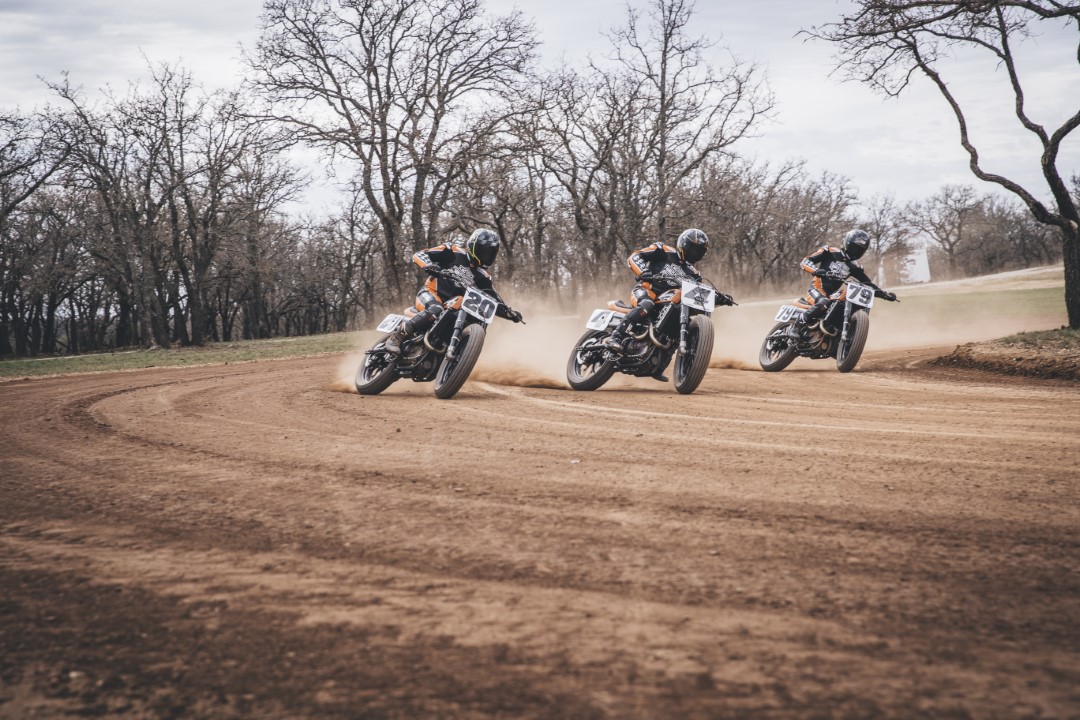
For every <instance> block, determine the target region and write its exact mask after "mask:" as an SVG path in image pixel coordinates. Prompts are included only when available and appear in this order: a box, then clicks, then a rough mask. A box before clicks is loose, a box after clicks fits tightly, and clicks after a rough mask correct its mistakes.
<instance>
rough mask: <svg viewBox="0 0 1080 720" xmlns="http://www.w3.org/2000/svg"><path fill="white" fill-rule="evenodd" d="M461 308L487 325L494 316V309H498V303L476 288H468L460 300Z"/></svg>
mask: <svg viewBox="0 0 1080 720" xmlns="http://www.w3.org/2000/svg"><path fill="white" fill-rule="evenodd" d="M461 309H462V310H464V311H465V312H467V313H469V314H470V315H472V316H473V317H475V318H477V319H478V320H480V321H481V322H483V323H484V324H485V325H489V324H490V323H491V321H492V320H493V319H494V318H495V311H496V310H498V309H499V303H497V302H495V301H494V300H493V299H491V298H490V297H488V296H487V295H486V294H484V293H482V292H480V291H479V290H477V289H476V288H469V289H468V290H466V291H465V298H464V299H463V300H462V301H461Z"/></svg>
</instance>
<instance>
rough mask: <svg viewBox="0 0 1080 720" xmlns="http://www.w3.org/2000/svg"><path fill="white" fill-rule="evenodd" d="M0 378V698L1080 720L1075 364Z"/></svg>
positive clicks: (458, 711)
mask: <svg viewBox="0 0 1080 720" xmlns="http://www.w3.org/2000/svg"><path fill="white" fill-rule="evenodd" d="M935 354H940V353H939V352H933V351H925V350H924V351H905V352H895V351H894V352H890V353H887V354H876V355H875V354H871V355H868V356H867V357H866V358H865V359H864V361H863V364H862V365H860V368H859V370H858V371H857V372H855V373H853V374H851V375H848V376H842V375H839V374H837V373H836V372H835V370H834V369H832V368H831V367H830V366H829V365H828V364H826V363H802V364H800V363H797V364H796V365H795V366H793V367H792V368H791V369H790V370H788V371H785V372H784V373H781V374H779V375H766V374H764V373H761V372H747V371H743V370H738V369H716V370H710V372H709V373H708V375H707V376H706V380H705V383H704V384H703V386H702V388H701V389H700V390H699V391H698V392H697V393H696V394H694V395H692V396H689V397H683V396H679V395H676V394H675V393H674V392H673V391H672V389H671V387H670V385H667V386H662V385H659V384H656V383H651V384H641V385H639V386H634V387H626V386H624V387H619V388H612V389H606V390H601V391H598V392H595V393H591V394H590V393H572V392H570V391H566V390H555V389H543V388H525V387H514V386H509V385H497V384H490V383H482V382H475V381H470V383H468V384H466V386H465V388H464V389H463V390H462V392H461V393H460V394H459V396H458V397H457V398H455V399H454V400H452V401H449V402H439V401H436V400H435V399H434V398H432V397H431V395H430V392H431V388H430V386H427V385H424V386H414V385H412V384H409V385H405V384H399V385H397V386H395V387H394V388H392V389H391V390H390V391H388V393H387V394H385V395H383V396H380V397H376V398H361V397H359V396H357V395H355V394H346V393H342V392H334V391H332V390H331V389H330V388H329V387H328V386H327V382H328V378H331V377H332V376H333V375H334V370H335V367H336V365H337V364H338V363H339V360H340V359H339V358H336V357H325V358H315V359H301V360H291V361H276V362H264V363H254V364H245V365H233V366H221V367H204V368H194V369H183V370H159V371H147V372H135V373H116V374H106V375H91V376H82V377H69V378H54V379H45V380H37V381H26V382H15V383H6V384H0V407H2V408H3V413H4V419H3V426H2V428H0V463H2V464H0V467H2V472H0V499H2V503H0V648H2V651H0V717H5V718H7V717H11V718H16V717H18V718H22V717H59V716H63V715H66V714H67V713H71V712H75V713H86V714H109V715H110V716H118V717H148V716H152V717H159V716H166V717H167V716H184V717H290V718H292V717H336V716H340V717H365V718H379V717H403V718H404V717H455V718H457V717H467V718H486V717H505V718H591V717H596V718H605V717H611V718H669V717H670V718H674V717H679V718H723V717H753V718H796V717H799V718H801V717H897V718H910V717H979V718H999V717H1000V718H1018V717H1040V718H1047V717H1055V718H1067V717H1080V468H1078V465H1080V386H1077V385H1076V384H1075V383H1074V384H1065V383H1060V382H1049V381H1042V382H1039V381H1026V380H1019V379H1007V380H1004V379H997V378H995V377H993V376H989V375H982V374H976V373H970V372H961V371H950V370H939V369H932V368H929V367H927V366H926V365H925V361H926V360H927V359H928V358H929V357H932V356H933V355H935Z"/></svg>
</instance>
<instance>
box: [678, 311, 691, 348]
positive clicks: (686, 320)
mask: <svg viewBox="0 0 1080 720" xmlns="http://www.w3.org/2000/svg"><path fill="white" fill-rule="evenodd" d="M689 324H690V308H688V307H687V306H686V305H681V304H680V305H679V354H680V355H685V354H686V352H687V349H688V348H687V347H686V326H687V325H689Z"/></svg>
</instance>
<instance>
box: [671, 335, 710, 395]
mask: <svg viewBox="0 0 1080 720" xmlns="http://www.w3.org/2000/svg"><path fill="white" fill-rule="evenodd" d="M686 349H687V351H688V352H687V353H686V354H685V355H677V356H676V357H675V389H676V390H677V391H679V393H681V394H683V395H689V394H690V393H692V392H694V391H695V390H697V386H698V385H700V384H701V381H702V380H703V379H704V378H705V371H706V370H708V369H709V360H711V359H712V349H713V325H712V320H711V319H710V318H709V316H708V315H695V316H694V317H692V318H690V322H689V324H688V326H687V328H686Z"/></svg>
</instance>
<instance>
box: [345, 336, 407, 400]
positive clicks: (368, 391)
mask: <svg viewBox="0 0 1080 720" xmlns="http://www.w3.org/2000/svg"><path fill="white" fill-rule="evenodd" d="M383 342H384V341H382V340H380V341H379V342H377V343H375V345H374V347H372V348H371V350H370V351H369V352H367V353H365V355H364V360H363V361H362V362H361V363H360V367H358V368H357V369H356V379H355V381H354V382H355V384H356V392H358V393H360V394H361V395H378V394H379V393H381V392H382V391H383V390H385V389H386V388H388V387H390V386H391V385H393V384H394V381H395V380H397V379H398V374H397V359H396V358H395V357H394V356H393V355H391V354H390V353H388V352H386V351H384V350H382V345H383Z"/></svg>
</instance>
